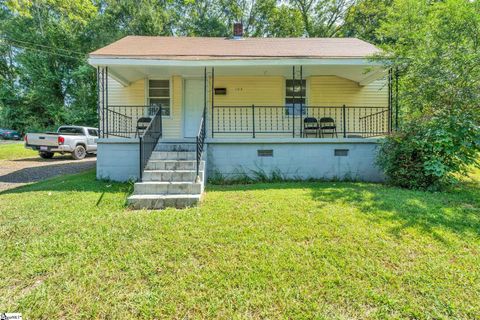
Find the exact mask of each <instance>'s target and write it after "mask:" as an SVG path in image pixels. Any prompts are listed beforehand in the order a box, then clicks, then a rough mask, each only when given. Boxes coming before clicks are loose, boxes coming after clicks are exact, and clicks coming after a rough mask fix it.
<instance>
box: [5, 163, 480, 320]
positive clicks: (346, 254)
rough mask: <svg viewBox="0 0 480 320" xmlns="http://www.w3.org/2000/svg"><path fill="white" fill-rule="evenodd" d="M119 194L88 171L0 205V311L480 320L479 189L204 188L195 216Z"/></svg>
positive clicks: (14, 194) (13, 194) (118, 187)
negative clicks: (139, 204) (135, 203)
mask: <svg viewBox="0 0 480 320" xmlns="http://www.w3.org/2000/svg"><path fill="white" fill-rule="evenodd" d="M476 177H478V172H477V175H476ZM129 190H130V186H129V185H127V184H115V183H108V182H101V181H95V180H94V173H93V172H88V173H84V174H79V175H75V176H67V177H60V178H55V179H53V180H49V181H45V182H42V183H37V184H34V185H30V186H26V187H22V188H18V189H15V190H11V191H9V192H7V193H4V194H1V195H0V252H1V253H2V254H1V259H0V311H1V312H4V311H7V312H21V313H23V316H24V319H36V318H42V319H46V318H48V319H57V318H64V319H73V318H109V319H119V318H131V317H134V318H139V319H141V318H156V319H164V318H182V319H187V318H188V319H191V318H222V319H228V318H253V319H258V318H270V319H278V318H297V319H312V318H315V319H332V318H333V319H354V318H362V319H363V318H369V319H385V318H388V319H392V318H398V319H405V318H417V319H433V318H435V319H440V318H456V319H460V318H462V319H467V318H470V319H475V318H477V319H478V318H480V299H479V297H480V188H479V185H478V180H476V181H473V180H472V181H470V182H469V183H465V184H464V185H463V186H461V187H458V188H456V189H454V190H452V191H449V192H445V193H425V192H415V191H406V190H400V189H396V188H389V187H385V186H382V185H378V184H366V183H338V182H336V183H333V182H331V183H326V182H321V183H275V184H254V185H248V186H210V187H209V188H208V192H207V194H206V197H205V199H204V202H203V204H202V205H201V207H199V208H192V209H186V210H174V209H171V210H165V211H162V212H158V211H157V212H146V211H143V212H142V211H139V212H134V211H130V210H127V209H125V208H124V207H123V205H124V200H125V198H126V196H127V194H128V192H129ZM20 199H21V201H20Z"/></svg>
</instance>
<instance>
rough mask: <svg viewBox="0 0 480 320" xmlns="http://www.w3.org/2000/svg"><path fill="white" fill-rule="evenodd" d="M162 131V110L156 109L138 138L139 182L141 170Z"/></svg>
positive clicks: (141, 174)
mask: <svg viewBox="0 0 480 320" xmlns="http://www.w3.org/2000/svg"><path fill="white" fill-rule="evenodd" d="M162 129H163V128H162V108H161V107H158V110H157V112H156V113H155V116H154V117H153V118H152V120H151V121H150V124H149V125H148V127H147V129H146V130H145V132H143V134H142V135H140V137H139V149H140V173H139V177H140V180H142V176H143V170H144V169H145V166H146V165H147V163H148V160H149V159H150V157H151V155H152V152H153V150H155V146H156V145H157V143H158V140H159V139H160V138H161V137H162Z"/></svg>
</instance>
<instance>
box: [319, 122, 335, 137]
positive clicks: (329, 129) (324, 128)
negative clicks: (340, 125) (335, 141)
mask: <svg viewBox="0 0 480 320" xmlns="http://www.w3.org/2000/svg"><path fill="white" fill-rule="evenodd" d="M319 131H320V137H322V138H323V136H324V135H325V134H331V135H332V138H333V136H334V135H335V137H336V138H338V134H337V125H336V124H335V120H333V118H330V117H324V118H321V119H320V129H319Z"/></svg>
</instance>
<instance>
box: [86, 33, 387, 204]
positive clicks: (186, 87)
mask: <svg viewBox="0 0 480 320" xmlns="http://www.w3.org/2000/svg"><path fill="white" fill-rule="evenodd" d="M236 31H237V32H238V28H237V29H236ZM376 53H379V49H378V48H376V47H375V46H373V45H371V44H369V43H367V42H364V41H361V40H359V39H354V38H243V37H241V32H240V33H237V34H236V36H235V37H233V38H199V37H198V38H197V37H195V38H192V37H144V36H128V37H125V38H123V39H120V40H119V41H117V42H114V43H112V44H110V45H108V46H106V47H104V48H101V49H99V50H97V51H94V52H92V53H91V54H90V56H89V63H90V64H91V65H92V66H94V67H96V68H97V76H98V95H99V103H98V114H99V119H100V120H99V128H100V139H99V140H98V157H97V177H98V178H107V179H112V180H119V181H126V180H131V179H133V180H136V181H137V182H136V183H135V191H134V194H133V195H132V196H131V197H130V199H129V202H130V204H131V205H132V206H133V207H134V208H163V207H165V206H175V207H183V206H187V205H192V204H194V203H196V202H197V201H198V200H199V199H200V196H201V194H202V192H203V190H204V185H205V181H206V177H207V176H210V177H212V176H215V177H222V178H224V179H230V178H234V177H238V176H241V175H253V174H255V173H256V174H259V173H260V174H272V173H273V172H274V173H276V174H280V175H282V176H283V177H285V178H291V179H308V178H317V179H320V178H322V179H333V178H337V179H344V178H350V179H358V180H366V181H380V180H382V175H381V173H380V172H379V170H378V168H377V167H376V166H375V152H376V148H377V144H378V142H379V139H381V137H382V136H385V135H387V134H388V133H389V132H390V131H391V130H392V125H393V121H392V119H393V116H392V115H393V114H394V112H392V111H393V108H392V92H391V91H392V90H391V88H392V85H391V81H390V79H391V73H390V72H389V71H388V70H386V69H385V67H384V66H383V65H382V62H381V61H379V60H378V59H372V57H373V56H374V55H375V54H376Z"/></svg>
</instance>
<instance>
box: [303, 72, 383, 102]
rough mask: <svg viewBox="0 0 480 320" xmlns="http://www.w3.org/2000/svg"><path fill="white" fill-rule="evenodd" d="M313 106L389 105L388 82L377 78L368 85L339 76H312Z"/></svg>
mask: <svg viewBox="0 0 480 320" xmlns="http://www.w3.org/2000/svg"><path fill="white" fill-rule="evenodd" d="M307 86H308V90H307V94H308V104H309V105H312V106H341V105H344V104H345V105H347V106H378V107H387V106H388V84H387V82H386V80H377V81H374V82H372V83H370V84H368V85H366V86H360V85H359V84H358V83H357V82H354V81H351V80H348V79H345V78H340V77H337V76H312V77H309V78H308V81H307Z"/></svg>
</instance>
